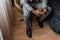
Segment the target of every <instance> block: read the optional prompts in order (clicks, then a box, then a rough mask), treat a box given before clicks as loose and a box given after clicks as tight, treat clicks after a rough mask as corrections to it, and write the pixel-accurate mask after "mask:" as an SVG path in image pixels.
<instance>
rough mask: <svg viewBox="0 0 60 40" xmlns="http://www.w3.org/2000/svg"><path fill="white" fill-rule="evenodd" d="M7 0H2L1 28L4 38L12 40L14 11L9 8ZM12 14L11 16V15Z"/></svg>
mask: <svg viewBox="0 0 60 40" xmlns="http://www.w3.org/2000/svg"><path fill="white" fill-rule="evenodd" d="M8 6H9V4H8V5H7V3H6V0H0V29H1V31H2V35H3V38H4V40H12V39H11V31H10V27H11V20H12V13H11V10H10V9H9V8H11V7H10V6H9V8H7V7H8ZM9 14H11V16H10V15H9Z"/></svg>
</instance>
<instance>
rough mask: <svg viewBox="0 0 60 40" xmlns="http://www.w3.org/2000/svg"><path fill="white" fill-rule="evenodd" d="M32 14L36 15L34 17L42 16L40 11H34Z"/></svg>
mask: <svg viewBox="0 0 60 40" xmlns="http://www.w3.org/2000/svg"><path fill="white" fill-rule="evenodd" d="M32 13H33V14H34V15H36V16H40V12H39V10H34V9H33V10H32Z"/></svg>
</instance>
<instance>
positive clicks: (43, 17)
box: [39, 6, 52, 21]
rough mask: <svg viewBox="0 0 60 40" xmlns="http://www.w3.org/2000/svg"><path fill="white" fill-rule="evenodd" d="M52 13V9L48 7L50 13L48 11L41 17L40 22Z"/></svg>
mask: <svg viewBox="0 0 60 40" xmlns="http://www.w3.org/2000/svg"><path fill="white" fill-rule="evenodd" d="M51 11H52V9H51V7H49V6H48V11H47V13H46V14H44V15H42V16H40V17H39V20H40V21H43V20H44V19H45V18H46V17H48V16H49V14H50V13H51Z"/></svg>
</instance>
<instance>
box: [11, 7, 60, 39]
mask: <svg viewBox="0 0 60 40" xmlns="http://www.w3.org/2000/svg"><path fill="white" fill-rule="evenodd" d="M14 14H15V18H16V19H15V25H14V27H12V35H13V40H60V35H59V34H56V33H55V32H53V31H52V30H51V28H50V26H49V24H48V22H47V21H44V23H43V24H44V28H40V27H39V26H38V24H37V22H36V21H33V26H32V38H28V37H27V35H26V26H25V24H24V21H22V22H21V21H20V20H21V19H22V18H23V16H22V14H20V12H18V11H17V10H16V8H14Z"/></svg>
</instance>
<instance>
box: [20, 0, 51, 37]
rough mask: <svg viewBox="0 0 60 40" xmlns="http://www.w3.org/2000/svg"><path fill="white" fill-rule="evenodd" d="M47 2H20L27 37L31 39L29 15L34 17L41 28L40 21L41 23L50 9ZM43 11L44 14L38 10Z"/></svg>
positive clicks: (23, 0)
mask: <svg viewBox="0 0 60 40" xmlns="http://www.w3.org/2000/svg"><path fill="white" fill-rule="evenodd" d="M47 2H48V1H47V0H21V1H20V4H21V5H22V7H23V13H24V21H25V24H26V29H27V35H28V36H29V37H32V34H31V28H30V25H29V16H30V14H34V15H36V16H37V17H38V18H37V19H38V21H39V22H40V25H41V27H42V24H41V21H43V20H44V19H45V18H46V17H47V16H48V15H49V14H50V12H51V8H50V7H49V6H48V5H47ZM41 9H43V10H45V14H43V13H42V12H40V11H39V10H41Z"/></svg>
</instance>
